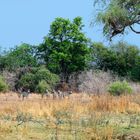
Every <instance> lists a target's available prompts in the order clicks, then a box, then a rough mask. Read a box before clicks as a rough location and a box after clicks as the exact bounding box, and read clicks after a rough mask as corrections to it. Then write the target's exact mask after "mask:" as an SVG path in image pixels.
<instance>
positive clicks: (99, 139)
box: [0, 93, 140, 140]
mask: <svg viewBox="0 0 140 140" xmlns="http://www.w3.org/2000/svg"><path fill="white" fill-rule="evenodd" d="M9 139H10V140H113V139H114V140H129V139H130V140H140V95H129V96H121V97H113V96H109V95H101V96H96V95H94V96H91V95H90V96H89V95H86V94H73V95H71V96H70V97H69V98H68V97H66V98H65V99H55V100H53V99H52V98H51V97H50V98H46V97H45V98H44V99H42V98H41V96H40V95H36V94H31V95H29V97H28V98H27V99H25V100H24V101H22V99H19V98H18V96H17V95H16V93H6V94H1V95H0V140H9Z"/></svg>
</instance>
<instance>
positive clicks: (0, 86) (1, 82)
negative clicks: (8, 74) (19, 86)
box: [0, 76, 8, 92]
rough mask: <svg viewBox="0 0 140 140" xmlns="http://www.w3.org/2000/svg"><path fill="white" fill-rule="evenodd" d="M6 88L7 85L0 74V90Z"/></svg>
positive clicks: (3, 90)
mask: <svg viewBox="0 0 140 140" xmlns="http://www.w3.org/2000/svg"><path fill="white" fill-rule="evenodd" d="M7 90H8V86H7V84H6V82H5V81H4V79H3V77H2V76H0V92H6V91H7Z"/></svg>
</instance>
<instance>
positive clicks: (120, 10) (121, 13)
mask: <svg viewBox="0 0 140 140" xmlns="http://www.w3.org/2000/svg"><path fill="white" fill-rule="evenodd" d="M95 3H96V4H97V3H98V4H99V5H100V4H102V5H104V9H105V10H101V11H100V12H98V14H97V22H99V23H102V24H103V25H104V27H103V33H104V34H105V35H107V36H108V37H110V38H111V37H113V36H115V35H117V34H120V33H122V34H123V33H124V32H125V30H126V28H128V27H129V28H130V29H131V30H132V31H133V32H135V33H140V31H136V30H135V29H134V27H133V25H135V24H137V23H138V24H139V21H140V20H139V19H140V0H108V1H107V0H95ZM102 9H103V6H102ZM98 11H99V10H98Z"/></svg>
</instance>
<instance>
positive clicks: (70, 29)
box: [38, 17, 89, 80]
mask: <svg viewBox="0 0 140 140" xmlns="http://www.w3.org/2000/svg"><path fill="white" fill-rule="evenodd" d="M82 27H83V24H82V19H81V17H76V18H75V19H74V20H73V22H71V21H70V20H69V19H64V18H56V19H55V21H54V22H53V23H52V24H51V26H50V31H49V34H48V36H47V37H45V40H44V43H43V44H41V45H40V46H39V48H38V51H39V53H40V56H41V58H42V59H43V60H45V62H46V65H47V68H48V69H49V70H50V71H52V72H54V73H57V74H61V76H62V78H63V79H65V80H67V78H68V77H69V75H70V74H71V73H73V72H76V71H82V70H84V69H85V68H86V67H87V64H88V63H87V61H88V58H89V48H88V41H89V40H88V39H87V38H86V36H85V34H84V33H83V32H82Z"/></svg>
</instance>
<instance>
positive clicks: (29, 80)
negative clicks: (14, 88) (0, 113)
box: [18, 72, 36, 91]
mask: <svg viewBox="0 0 140 140" xmlns="http://www.w3.org/2000/svg"><path fill="white" fill-rule="evenodd" d="M18 86H19V87H23V88H25V89H30V90H31V91H34V89H35V86H36V81H35V75H34V74H33V73H30V72H28V73H26V74H24V75H23V76H22V77H21V78H20V80H19V82H18Z"/></svg>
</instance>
